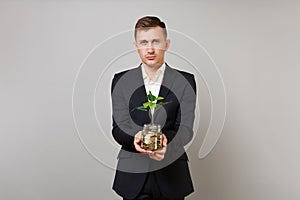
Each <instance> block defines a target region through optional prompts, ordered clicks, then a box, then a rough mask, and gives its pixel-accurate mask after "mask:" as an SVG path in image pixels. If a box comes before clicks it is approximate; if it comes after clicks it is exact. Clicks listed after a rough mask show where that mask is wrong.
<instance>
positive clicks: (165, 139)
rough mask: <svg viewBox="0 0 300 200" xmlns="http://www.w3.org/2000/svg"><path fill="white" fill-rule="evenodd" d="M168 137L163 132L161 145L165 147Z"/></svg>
mask: <svg viewBox="0 0 300 200" xmlns="http://www.w3.org/2000/svg"><path fill="white" fill-rule="evenodd" d="M167 143H168V139H167V137H166V135H165V134H163V147H167Z"/></svg>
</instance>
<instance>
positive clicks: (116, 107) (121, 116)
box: [111, 74, 136, 152]
mask: <svg viewBox="0 0 300 200" xmlns="http://www.w3.org/2000/svg"><path fill="white" fill-rule="evenodd" d="M121 76H122V75H121V74H116V75H115V76H114V78H113V81H112V86H111V99H112V110H113V114H112V115H113V116H112V120H113V124H112V125H113V128H112V135H113V137H114V139H115V140H116V141H117V142H118V143H119V144H120V145H121V146H122V148H123V149H125V150H127V151H132V152H136V150H135V148H134V144H133V141H134V135H135V134H136V132H135V131H134V130H133V129H132V127H131V126H130V124H131V122H130V120H131V118H130V115H129V111H128V105H127V104H126V100H125V99H124V95H123V94H122V89H121V88H120V86H117V87H116V85H117V82H118V80H119V79H120V77H121Z"/></svg>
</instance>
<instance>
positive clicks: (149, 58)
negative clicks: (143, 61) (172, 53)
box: [146, 56, 155, 60]
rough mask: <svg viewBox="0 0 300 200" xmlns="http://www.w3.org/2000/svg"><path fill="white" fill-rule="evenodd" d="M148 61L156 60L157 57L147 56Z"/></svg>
mask: <svg viewBox="0 0 300 200" xmlns="http://www.w3.org/2000/svg"><path fill="white" fill-rule="evenodd" d="M146 58H147V60H154V59H155V56H146Z"/></svg>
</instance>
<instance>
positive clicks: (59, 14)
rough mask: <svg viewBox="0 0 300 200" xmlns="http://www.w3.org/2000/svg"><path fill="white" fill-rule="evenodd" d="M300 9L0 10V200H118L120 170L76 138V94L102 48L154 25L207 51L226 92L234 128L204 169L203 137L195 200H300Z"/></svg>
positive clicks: (219, 5) (39, 5)
mask: <svg viewBox="0 0 300 200" xmlns="http://www.w3.org/2000/svg"><path fill="white" fill-rule="evenodd" d="M299 6H300V5H299V1H271V0H270V1H226V2H225V1H185V2H184V3H183V2H180V1H163V2H162V1H151V2H148V3H145V2H140V1H134V0H132V1H123V2H121V1H120V2H116V1H110V2H109V1H99V2H97V1H79V0H77V1H26V2H25V1H1V2H0V25H1V26H0V29H1V31H0V87H1V90H0V91H1V101H0V102H1V104H0V111H1V112H0V121H1V126H0V134H1V139H0V163H1V165H0V177H1V178H0V199H5V200H6V199H7V200H15V199H22V200H24V199H28V200H29V199H30V200H33V199H45V200H48V199H49V200H50V199H74V200H75V199H78V200H79V199H80V200H81V199H90V200H96V199H120V198H119V197H118V196H117V195H115V193H114V192H113V191H112V190H111V185H112V181H113V176H114V170H113V169H111V168H109V167H106V166H104V165H102V164H101V163H99V162H98V161H97V160H96V159H94V158H93V157H92V156H91V155H90V154H89V153H88V152H87V151H86V149H85V148H84V147H83V145H82V144H81V142H80V140H79V138H78V135H77V133H76V130H75V127H74V123H73V115H72V86H73V82H74V79H75V76H76V73H77V71H78V69H79V66H80V65H81V63H82V62H83V60H84V59H85V58H86V56H87V55H88V53H89V52H90V50H91V49H92V48H93V47H94V46H95V45H96V44H98V43H99V42H101V41H103V40H105V39H106V38H108V37H109V36H111V35H113V34H116V33H119V32H120V31H124V30H128V29H130V28H132V27H133V25H134V23H135V21H136V19H138V18H139V17H141V16H144V15H147V14H151V15H158V16H159V17H161V18H162V19H163V20H164V21H165V22H166V23H167V26H168V27H169V28H172V29H176V30H179V31H181V32H184V33H186V34H188V35H190V36H191V37H193V38H194V39H195V40H197V41H199V42H201V43H202V44H203V45H204V46H205V47H206V49H207V50H208V51H209V53H210V55H211V56H212V57H213V59H214V61H215V62H216V63H217V64H218V67H219V69H220V72H221V74H222V76H223V79H224V83H225V87H226V92H227V118H226V123H225V126H224V129H223V132H222V135H221V137H220V139H219V141H218V143H217V145H216V146H215V148H214V149H213V151H212V152H211V153H210V154H209V155H208V156H207V157H206V158H204V159H202V160H199V159H198V157H197V156H198V155H197V154H198V150H199V147H200V145H201V142H202V139H203V136H204V135H203V133H204V132H205V127H204V128H203V127H201V128H200V130H199V137H198V138H196V139H195V141H194V143H193V144H192V145H191V147H190V148H189V150H188V151H189V152H188V153H189V155H190V168H191V172H192V177H193V181H194V185H195V190H196V191H195V192H194V193H193V194H192V195H190V196H189V197H188V198H187V199H191V200H202V199H203V200H233V199H234V200H253V199H256V200H266V199H272V200H277V199H278V200H282V199H289V200H296V199H299V198H300V192H299V191H300V180H299V177H300V161H299V158H298V157H299V153H300V145H299V144H298V142H299V139H300V135H299V132H300V126H299V123H298V120H299V117H300V115H299V109H300V105H299V103H298V102H299V100H300V95H299V91H298V90H299V89H298V86H299V84H300V80H299V78H298V76H299V72H300V69H299V53H300V40H299V35H300V27H299V17H300V14H299V13H300V7H299ZM191 53H192V52H191ZM133 65H134V64H133ZM124 67H126V66H124ZM198 82H199V83H200V85H201V80H198ZM200 90H201V86H200ZM200 104H201V103H200ZM203 112H204V115H203V116H208V114H207V113H208V109H207V110H205V109H204V110H203ZM109 115H110V109H109V108H107V116H109ZM104 117H105V114H104ZM205 120H206V119H205V118H204V119H203V124H204V125H205V124H207V122H205ZM107 123H110V116H109V117H108V118H107ZM105 156H106V157H111V156H114V153H113V155H112V153H110V152H107V154H106V155H105Z"/></svg>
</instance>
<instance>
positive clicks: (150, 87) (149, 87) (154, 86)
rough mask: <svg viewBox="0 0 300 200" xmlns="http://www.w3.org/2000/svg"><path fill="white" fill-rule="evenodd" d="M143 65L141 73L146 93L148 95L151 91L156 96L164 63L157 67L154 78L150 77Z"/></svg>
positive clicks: (161, 78) (162, 74)
mask: <svg viewBox="0 0 300 200" xmlns="http://www.w3.org/2000/svg"><path fill="white" fill-rule="evenodd" d="M144 67H145V66H144V65H142V75H143V79H144V84H145V89H146V93H147V95H148V93H149V91H151V93H152V94H153V95H154V96H156V97H157V96H158V94H159V90H160V86H161V83H162V80H163V77H164V73H165V68H166V64H165V63H164V64H162V65H161V66H160V67H159V68H158V70H157V71H156V72H155V76H154V80H151V79H150V77H149V76H148V74H147V73H146V71H145V68H144Z"/></svg>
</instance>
